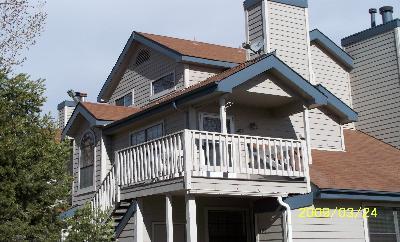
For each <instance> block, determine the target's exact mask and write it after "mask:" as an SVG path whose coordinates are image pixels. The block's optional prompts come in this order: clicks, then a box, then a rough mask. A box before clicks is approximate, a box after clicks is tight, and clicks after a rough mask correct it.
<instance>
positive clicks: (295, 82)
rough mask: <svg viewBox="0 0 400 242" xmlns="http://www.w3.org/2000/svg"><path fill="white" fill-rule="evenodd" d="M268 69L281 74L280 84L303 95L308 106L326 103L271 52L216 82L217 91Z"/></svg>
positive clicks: (228, 90) (229, 89) (320, 95)
mask: <svg viewBox="0 0 400 242" xmlns="http://www.w3.org/2000/svg"><path fill="white" fill-rule="evenodd" d="M268 71H271V72H273V73H275V74H276V73H277V74H278V75H279V76H281V78H280V79H281V81H282V84H284V85H285V86H286V87H289V88H291V89H292V90H293V91H294V92H295V93H297V94H298V95H299V96H301V97H303V98H304V99H305V101H306V103H307V105H308V106H309V107H312V108H314V107H319V106H323V105H327V104H328V100H327V97H326V96H325V95H324V94H323V93H321V92H320V91H319V90H318V89H316V88H315V87H314V86H313V85H312V84H311V83H310V82H308V81H307V80H305V79H304V78H303V77H301V76H300V75H299V74H298V73H297V72H295V71H294V70H293V69H291V68H290V67H289V66H287V65H286V64H285V63H284V62H283V61H281V60H280V59H279V58H277V57H276V56H275V55H273V54H270V55H268V56H266V57H265V58H263V59H261V60H260V61H258V62H256V63H255V64H253V65H250V66H248V67H247V68H244V69H242V70H240V71H238V72H236V73H235V74H233V75H231V76H229V77H227V78H225V79H223V80H221V81H220V82H219V83H218V91H220V92H228V93H230V92H232V90H233V88H235V87H237V86H239V85H241V84H243V83H244V82H246V81H248V80H250V79H252V78H254V77H256V76H258V75H260V74H262V73H264V72H268Z"/></svg>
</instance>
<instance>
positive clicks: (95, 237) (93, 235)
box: [66, 204, 114, 242]
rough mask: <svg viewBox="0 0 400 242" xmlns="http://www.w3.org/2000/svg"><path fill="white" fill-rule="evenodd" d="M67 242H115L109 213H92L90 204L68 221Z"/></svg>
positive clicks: (98, 211) (99, 211)
mask: <svg viewBox="0 0 400 242" xmlns="http://www.w3.org/2000/svg"><path fill="white" fill-rule="evenodd" d="M67 224H68V228H69V229H68V237H67V240H66V241H67V242H77V241H86V242H107V241H113V240H114V226H113V221H112V220H111V219H110V216H109V214H108V213H107V212H102V211H101V210H97V211H92V209H91V206H90V204H86V205H85V206H84V207H83V208H82V209H79V210H78V211H77V212H76V214H75V215H74V216H73V217H72V218H70V219H68V220H67Z"/></svg>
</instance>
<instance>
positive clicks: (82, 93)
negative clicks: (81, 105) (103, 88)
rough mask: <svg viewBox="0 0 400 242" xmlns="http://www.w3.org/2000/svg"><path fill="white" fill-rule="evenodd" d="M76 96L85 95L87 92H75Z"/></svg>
mask: <svg viewBox="0 0 400 242" xmlns="http://www.w3.org/2000/svg"><path fill="white" fill-rule="evenodd" d="M75 96H76V97H87V93H84V92H75Z"/></svg>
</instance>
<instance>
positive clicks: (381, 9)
mask: <svg viewBox="0 0 400 242" xmlns="http://www.w3.org/2000/svg"><path fill="white" fill-rule="evenodd" d="M385 12H391V13H393V7H392V6H383V7H381V8H380V9H379V13H380V14H382V13H385Z"/></svg>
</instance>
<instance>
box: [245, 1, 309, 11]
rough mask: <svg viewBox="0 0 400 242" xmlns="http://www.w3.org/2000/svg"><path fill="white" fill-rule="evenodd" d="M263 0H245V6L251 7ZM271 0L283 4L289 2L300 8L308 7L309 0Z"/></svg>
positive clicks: (246, 7)
mask: <svg viewBox="0 0 400 242" xmlns="http://www.w3.org/2000/svg"><path fill="white" fill-rule="evenodd" d="M261 1H263V0H246V1H244V2H243V6H244V8H245V9H249V8H251V7H252V6H254V5H256V4H258V3H260V2H261ZM269 1H271V2H277V3H282V4H287V5H291V6H295V7H300V8H308V0H269Z"/></svg>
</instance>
